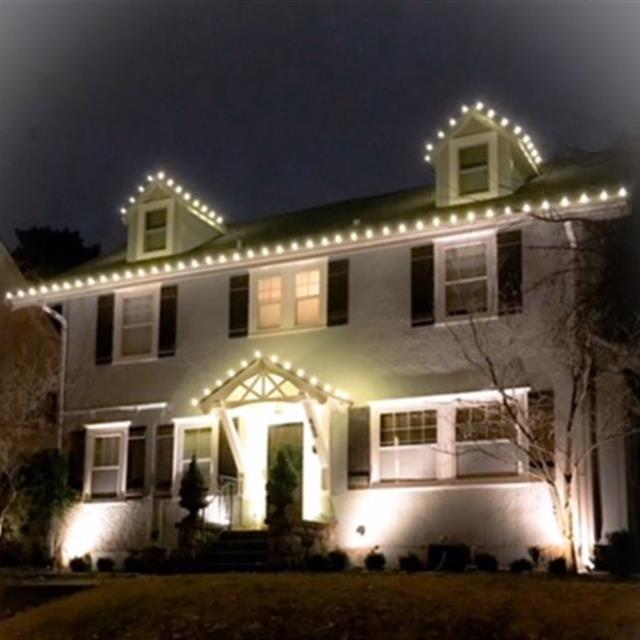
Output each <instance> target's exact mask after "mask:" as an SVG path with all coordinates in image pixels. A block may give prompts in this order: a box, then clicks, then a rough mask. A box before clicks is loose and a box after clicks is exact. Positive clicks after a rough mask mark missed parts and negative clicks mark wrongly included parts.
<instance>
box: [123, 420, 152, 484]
mask: <svg viewBox="0 0 640 640" xmlns="http://www.w3.org/2000/svg"><path fill="white" fill-rule="evenodd" d="M146 435H147V429H146V427H129V441H128V450H127V493H132V494H139V493H142V491H143V490H144V480H145V461H146V448H147V438H146Z"/></svg>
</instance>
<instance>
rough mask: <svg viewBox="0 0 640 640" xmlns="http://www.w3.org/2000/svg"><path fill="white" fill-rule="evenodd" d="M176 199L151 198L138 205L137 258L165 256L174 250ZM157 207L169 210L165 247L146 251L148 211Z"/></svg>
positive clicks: (145, 258)
mask: <svg viewBox="0 0 640 640" xmlns="http://www.w3.org/2000/svg"><path fill="white" fill-rule="evenodd" d="M175 204H176V203H175V200H174V199H173V198H163V199H162V200H151V201H149V202H143V203H141V204H138V205H137V207H136V214H135V215H136V247H135V253H136V259H137V260H147V259H151V258H163V257H165V256H169V255H171V254H172V253H173V251H174V245H175V241H174V240H175ZM156 209H165V210H166V212H167V219H166V227H165V229H166V238H165V248H164V249H159V250H157V251H145V250H144V240H145V235H146V221H147V213H148V212H149V211H155V210H156Z"/></svg>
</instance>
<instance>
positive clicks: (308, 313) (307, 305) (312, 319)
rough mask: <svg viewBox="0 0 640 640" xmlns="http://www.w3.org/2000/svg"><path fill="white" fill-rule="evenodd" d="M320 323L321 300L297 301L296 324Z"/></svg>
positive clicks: (306, 299)
mask: <svg viewBox="0 0 640 640" xmlns="http://www.w3.org/2000/svg"><path fill="white" fill-rule="evenodd" d="M319 322H320V298H304V299H302V300H297V301H296V324H297V325H303V326H304V325H314V324H318V323H319Z"/></svg>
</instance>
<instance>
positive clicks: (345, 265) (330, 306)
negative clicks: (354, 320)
mask: <svg viewBox="0 0 640 640" xmlns="http://www.w3.org/2000/svg"><path fill="white" fill-rule="evenodd" d="M328 280H329V282H328V286H327V324H328V325H329V326H330V327H335V326H336V325H340V324H347V323H348V322H349V260H347V259H344V260H331V261H330V262H329V277H328Z"/></svg>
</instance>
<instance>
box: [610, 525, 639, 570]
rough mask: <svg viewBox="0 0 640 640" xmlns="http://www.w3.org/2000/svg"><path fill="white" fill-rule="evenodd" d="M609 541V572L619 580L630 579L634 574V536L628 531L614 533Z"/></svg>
mask: <svg viewBox="0 0 640 640" xmlns="http://www.w3.org/2000/svg"><path fill="white" fill-rule="evenodd" d="M607 540H608V541H609V549H608V551H609V553H608V554H607V555H608V558H607V566H608V568H609V572H610V573H611V574H613V575H614V576H617V577H618V578H628V577H629V576H630V575H631V574H632V573H633V560H634V558H633V556H634V553H633V551H634V549H633V536H632V535H631V534H630V533H629V532H628V531H614V532H613V533H610V534H609V535H608V536H607Z"/></svg>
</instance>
